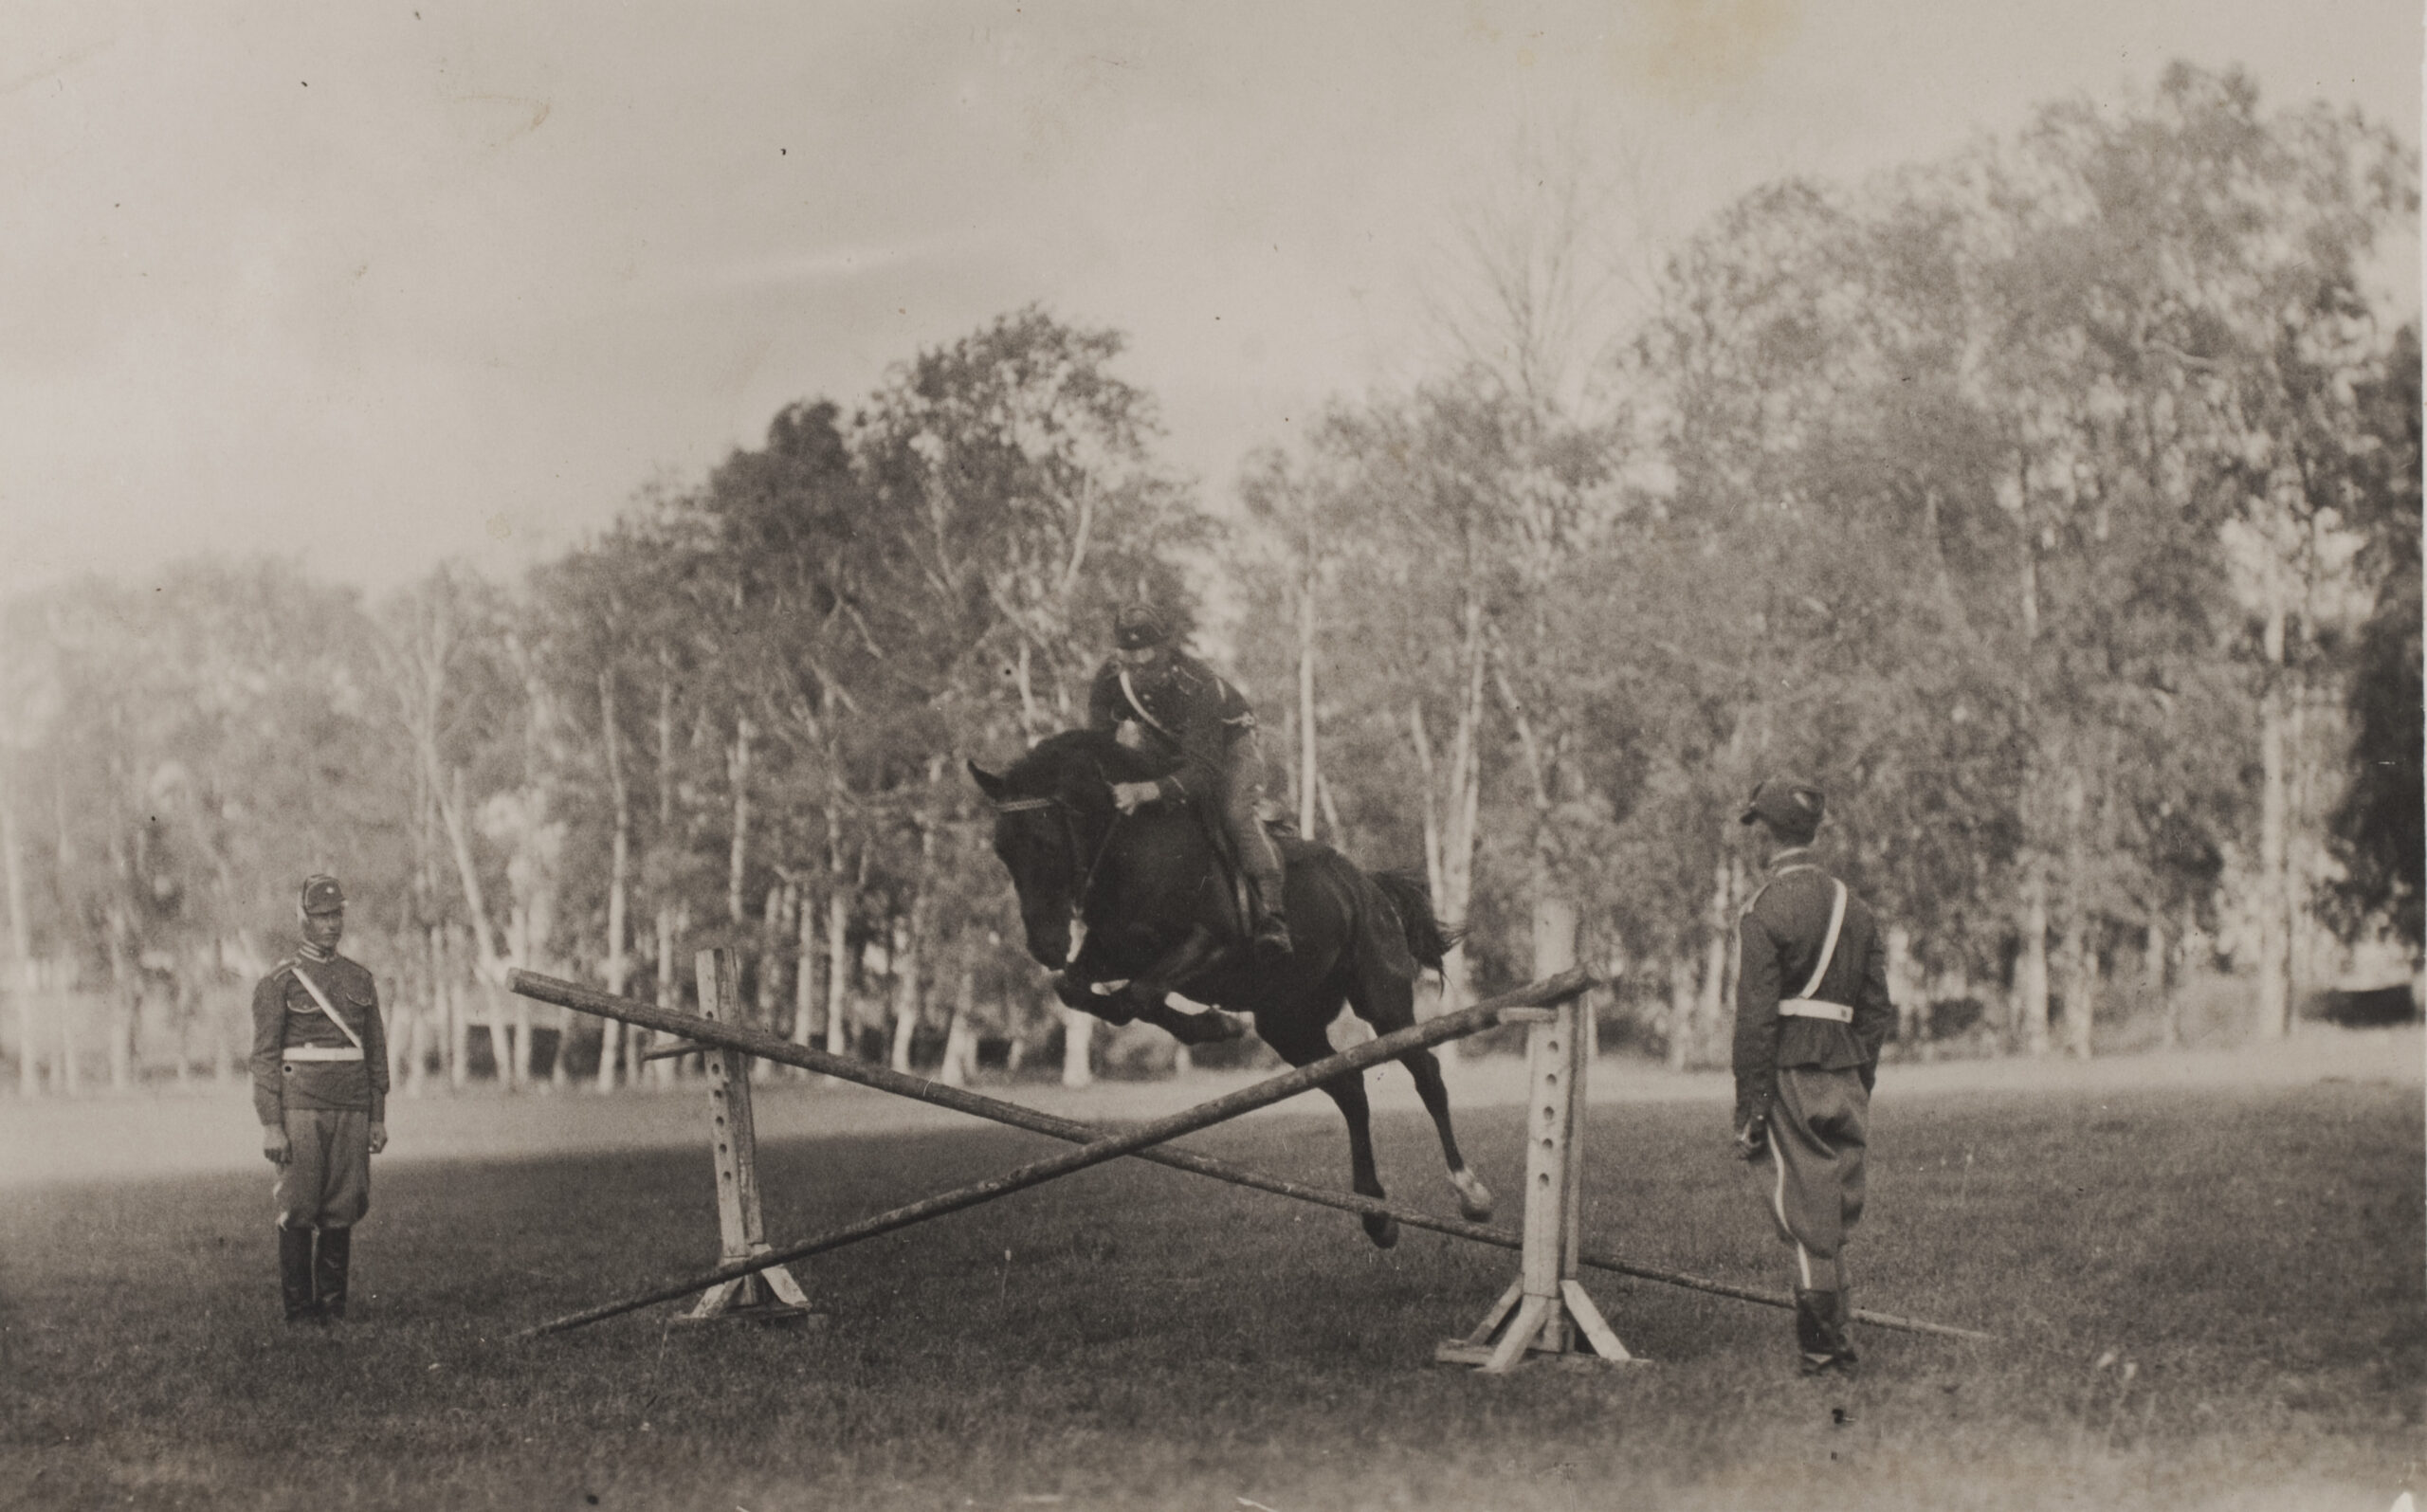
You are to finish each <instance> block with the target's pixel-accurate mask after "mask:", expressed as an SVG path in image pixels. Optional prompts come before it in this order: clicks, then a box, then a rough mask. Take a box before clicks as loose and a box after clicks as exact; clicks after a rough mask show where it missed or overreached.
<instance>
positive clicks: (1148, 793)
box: [1112, 782, 1160, 813]
mask: <svg viewBox="0 0 2427 1512" xmlns="http://www.w3.org/2000/svg"><path fill="white" fill-rule="evenodd" d="M1159 791H1160V790H1159V789H1158V788H1157V787H1156V786H1155V784H1153V783H1151V782H1116V783H1114V784H1113V785H1112V803H1113V807H1114V808H1116V809H1119V810H1120V811H1122V813H1132V812H1135V811H1137V808H1138V806H1139V805H1140V804H1142V803H1152V802H1154V801H1155V796H1156V794H1157V792H1159Z"/></svg>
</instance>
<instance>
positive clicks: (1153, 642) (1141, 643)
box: [1112, 604, 1172, 651]
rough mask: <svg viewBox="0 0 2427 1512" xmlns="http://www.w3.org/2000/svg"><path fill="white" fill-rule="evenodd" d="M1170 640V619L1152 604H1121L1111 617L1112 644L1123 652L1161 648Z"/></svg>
mask: <svg viewBox="0 0 2427 1512" xmlns="http://www.w3.org/2000/svg"><path fill="white" fill-rule="evenodd" d="M1171 638H1172V622H1171V617H1170V616H1169V615H1167V614H1165V613H1164V612H1163V611H1162V610H1159V609H1157V608H1156V607H1155V606H1154V605H1152V604H1123V605H1122V606H1121V608H1120V610H1118V611H1117V612H1115V613H1114V615H1113V616H1112V644H1113V645H1115V646H1118V647H1121V648H1122V650H1124V651H1135V650H1141V649H1143V648H1144V647H1149V646H1161V645H1164V644H1165V643H1167V642H1169V641H1170V640H1171Z"/></svg>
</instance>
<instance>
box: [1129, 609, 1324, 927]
mask: <svg viewBox="0 0 2427 1512" xmlns="http://www.w3.org/2000/svg"><path fill="white" fill-rule="evenodd" d="M1112 644H1113V653H1112V656H1111V658H1110V660H1108V661H1106V662H1105V663H1104V666H1103V667H1102V669H1100V670H1099V671H1098V672H1097V673H1096V680H1095V684H1094V686H1093V687H1092V688H1091V689H1089V691H1088V696H1087V722H1088V724H1090V725H1091V726H1093V727H1094V728H1096V729H1099V730H1110V729H1114V728H1116V727H1118V726H1119V725H1121V724H1122V723H1124V722H1128V723H1135V724H1136V725H1137V726H1138V727H1139V728H1140V730H1141V731H1142V732H1143V733H1144V736H1145V740H1146V744H1147V747H1148V748H1149V749H1151V750H1154V751H1157V752H1159V753H1161V754H1162V755H1164V756H1176V757H1177V758H1178V760H1179V767H1178V770H1177V771H1175V772H1174V773H1173V774H1171V775H1170V776H1167V777H1163V778H1160V779H1159V780H1157V781H1154V782H1120V783H1115V784H1114V785H1113V789H1112V798H1113V802H1114V803H1116V804H1117V805H1119V806H1120V809H1121V811H1122V813H1127V812H1129V811H1132V810H1134V809H1136V808H1137V807H1138V806H1139V805H1141V804H1144V803H1154V802H1157V801H1160V800H1172V799H1178V800H1182V801H1185V802H1190V803H1195V804H1196V805H1198V806H1199V809H1200V811H1202V812H1204V813H1205V814H1207V815H1208V816H1210V817H1212V818H1213V819H1216V820H1218V821H1219V822H1220V824H1221V825H1222V827H1223V829H1225V830H1226V831H1227V832H1228V833H1229V835H1230V839H1231V852H1232V855H1234V856H1236V857H1237V858H1238V862H1239V870H1240V871H1242V872H1244V873H1246V875H1247V880H1248V907H1249V910H1250V920H1249V922H1248V934H1249V937H1250V948H1252V949H1253V950H1254V952H1255V954H1256V955H1257V956H1259V957H1262V958H1264V959H1267V960H1273V959H1278V958H1279V957H1281V956H1286V955H1288V954H1289V923H1288V920H1287V919H1286V917H1284V913H1283V909H1284V907H1285V904H1284V902H1283V899H1282V894H1281V880H1282V879H1281V851H1280V848H1279V847H1276V846H1274V845H1273V843H1272V837H1271V836H1270V835H1268V834H1267V833H1265V829H1264V819H1263V816H1262V814H1261V813H1260V812H1259V810H1260V809H1261V808H1262V807H1263V805H1264V747H1263V745H1262V744H1261V743H1259V742H1258V741H1257V739H1256V734H1255V711H1254V710H1253V709H1250V707H1248V701H1247V699H1246V697H1245V696H1244V695H1242V694H1241V693H1240V692H1239V690H1238V689H1237V688H1234V687H1232V685H1231V684H1230V683H1228V682H1227V681H1225V680H1224V679H1223V678H1222V676H1221V675H1220V674H1219V673H1217V672H1215V671H1214V670H1213V668H1212V667H1210V666H1207V665H1205V664H1204V663H1202V662H1200V661H1198V660H1197V659H1196V658H1195V657H1193V656H1191V655H1189V654H1188V653H1187V652H1185V651H1183V650H1180V649H1179V648H1178V647H1175V646H1173V645H1172V626H1171V621H1170V620H1169V619H1168V618H1166V617H1165V616H1164V614H1163V612H1162V610H1159V609H1156V608H1155V607H1154V606H1153V605H1151V604H1130V605H1127V606H1125V607H1123V608H1122V610H1121V611H1120V612H1119V613H1118V614H1116V615H1114V617H1113V622H1112Z"/></svg>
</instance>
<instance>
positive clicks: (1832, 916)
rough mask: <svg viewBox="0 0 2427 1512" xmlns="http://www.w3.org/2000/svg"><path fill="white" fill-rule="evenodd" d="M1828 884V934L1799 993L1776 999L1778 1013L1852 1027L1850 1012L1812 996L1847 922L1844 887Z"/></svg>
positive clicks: (1835, 949) (1818, 989) (1827, 969)
mask: <svg viewBox="0 0 2427 1512" xmlns="http://www.w3.org/2000/svg"><path fill="white" fill-rule="evenodd" d="M1829 885H1830V887H1831V888H1832V889H1834V891H1833V893H1832V895H1831V897H1830V900H1829V935H1828V938H1825V939H1823V940H1821V941H1820V960H1819V963H1818V964H1816V965H1815V966H1814V967H1813V968H1812V979H1811V980H1810V981H1807V982H1805V983H1804V984H1803V991H1802V992H1800V993H1796V994H1795V995H1794V996H1793V997H1782V998H1780V999H1779V1013H1780V1014H1781V1015H1783V1016H1784V1017H1787V1018H1825V1019H1827V1020H1828V1021H1829V1022H1831V1023H1833V1024H1851V1023H1852V1022H1853V1021H1854V1011H1853V1010H1852V1009H1851V1008H1849V1007H1847V1006H1846V1005H1845V1004H1843V1003H1829V1002H1823V1001H1822V1000H1821V999H1819V998H1816V997H1815V996H1813V995H1812V994H1813V993H1816V992H1818V991H1820V978H1821V977H1823V976H1826V975H1829V963H1830V961H1832V960H1834V958H1835V957H1836V955H1837V931H1838V930H1839V929H1841V928H1843V927H1844V926H1845V922H1846V884H1844V883H1841V882H1839V881H1838V880H1837V879H1836V878H1834V877H1832V878H1830V879H1829Z"/></svg>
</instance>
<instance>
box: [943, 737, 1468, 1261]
mask: <svg viewBox="0 0 2427 1512" xmlns="http://www.w3.org/2000/svg"><path fill="white" fill-rule="evenodd" d="M1169 770H1170V767H1169V765H1168V764H1167V763H1161V762H1159V761H1158V759H1157V758H1156V757H1153V756H1148V755H1146V754H1144V753H1141V752H1139V751H1136V750H1133V749H1131V748H1130V747H1127V746H1124V745H1122V743H1121V742H1120V741H1119V740H1117V739H1115V738H1113V736H1112V735H1111V734H1110V732H1106V731H1097V730H1070V731H1066V732H1064V733H1063V734H1060V735H1055V736H1051V737H1049V738H1046V739H1044V740H1042V741H1039V742H1038V743H1037V744H1036V745H1035V746H1033V747H1032V748H1031V749H1030V751H1029V753H1028V754H1027V755H1026V756H1022V757H1021V758H1020V759H1019V760H1018V761H1016V762H1014V763H1013V765H1012V766H1011V767H1010V768H1009V769H1007V770H1006V771H1004V772H1002V773H1001V774H995V773H991V772H988V771H986V770H985V769H984V768H982V767H980V766H978V764H977V763H976V762H975V761H972V762H970V763H969V772H970V775H971V776H972V777H973V778H975V779H976V783H977V786H978V788H979V789H980V790H981V791H982V792H984V793H985V794H986V797H987V799H988V801H989V802H991V803H992V804H993V805H994V808H995V855H996V856H997V857H999V858H1000V859H1001V861H1002V863H1003V865H1004V868H1005V869H1006V870H1008V871H1009V872H1010V873H1011V876H1012V885H1013V888H1014V889H1015V890H1016V891H1017V892H1018V894H1019V903H1020V920H1021V924H1022V927H1023V930H1024V932H1025V933H1026V935H1027V938H1028V953H1029V955H1030V956H1032V957H1034V959H1035V960H1036V961H1037V963H1038V964H1039V965H1042V966H1045V967H1047V968H1049V969H1050V970H1053V971H1055V972H1056V974H1057V975H1055V978H1054V990H1055V992H1056V993H1057V994H1058V995H1059V996H1060V997H1061V999H1062V1001H1063V1002H1065V1003H1067V1004H1068V1005H1069V1006H1071V1007H1073V1008H1077V1009H1081V1010H1084V1011H1087V1012H1089V1013H1093V1014H1095V1015H1096V1016H1098V1017H1100V1018H1104V1019H1106V1020H1108V1021H1109V1022H1112V1023H1115V1024H1122V1023H1127V1022H1129V1021H1130V1020H1131V1019H1133V1018H1136V1019H1143V1020H1145V1021H1146V1022H1148V1023H1150V1024H1153V1025H1155V1026H1157V1027H1158V1028H1159V1029H1164V1030H1165V1031H1166V1032H1168V1033H1170V1034H1171V1035H1172V1037H1173V1038H1175V1039H1177V1040H1179V1041H1180V1042H1181V1043H1182V1044H1196V1045H1201V1044H1207V1043H1210V1042H1213V1041H1216V1040H1225V1039H1235V1038H1237V1037H1238V1035H1239V1032H1240V1030H1239V1028H1238V1024H1237V1021H1236V1020H1235V1019H1232V1018H1231V1017H1229V1015H1228V1014H1227V1013H1225V1012H1224V1011H1223V1010H1232V1011H1238V1012H1242V1013H1246V1014H1248V1015H1249V1016H1250V1018H1251V1019H1252V1020H1253V1022H1254V1025H1255V1032H1256V1037H1257V1038H1259V1039H1261V1040H1263V1041H1264V1043H1265V1044H1267V1045H1268V1046H1270V1047H1272V1048H1273V1049H1274V1050H1275V1051H1276V1052H1278V1053H1279V1054H1280V1056H1281V1058H1282V1059H1283V1060H1285V1061H1287V1062H1288V1063H1289V1064H1290V1065H1291V1066H1305V1065H1308V1064H1310V1063H1312V1062H1315V1061H1319V1060H1322V1059H1323V1057H1324V1056H1327V1055H1329V1054H1331V1053H1332V1047H1331V1043H1330V1040H1329V1039H1328V1038H1327V1037H1326V1035H1325V1033H1324V1030H1325V1029H1327V1028H1328V1026H1329V1025H1330V1024H1331V1021H1332V1020H1333V1019H1334V1018H1336V1017H1338V1016H1339V1013H1340V1009H1341V1004H1342V1003H1343V1002H1344V1003H1346V1004H1347V1005H1348V1006H1349V1007H1350V1008H1351V1009H1353V1010H1354V1011H1356V1013H1357V1016H1358V1017H1359V1018H1361V1019H1363V1020H1364V1021H1365V1022H1366V1023H1368V1024H1370V1025H1372V1026H1373V1027H1374V1030H1375V1032H1376V1033H1377V1034H1388V1033H1391V1032H1393V1031H1394V1030H1396V1029H1405V1028H1407V1027H1408V1026H1409V1025H1411V1024H1413V1023H1414V1022H1415V977H1416V972H1417V970H1418V966H1419V963H1420V964H1421V965H1423V966H1429V967H1432V968H1433V969H1435V970H1438V969H1439V968H1440V966H1441V963H1442V960H1443V957H1444V956H1447V955H1448V953H1449V951H1450V948H1451V945H1452V944H1453V943H1455V938H1454V936H1452V935H1451V932H1450V931H1448V930H1447V929H1445V928H1444V927H1443V926H1442V925H1441V923H1440V921H1439V920H1436V919H1434V918H1433V915H1432V898H1431V895H1430V893H1429V892H1428V890H1427V888H1426V887H1425V884H1424V883H1423V881H1422V880H1421V879H1420V878H1417V877H1414V876H1410V875H1407V874H1405V873H1399V872H1378V873H1373V874H1368V873H1366V872H1364V871H1362V870H1360V869H1359V867H1357V866H1356V865H1354V864H1353V863H1351V862H1350V861H1349V860H1348V858H1346V857H1345V856H1342V855H1341V854H1340V853H1339V852H1338V851H1336V850H1334V849H1332V848H1331V847H1328V846H1323V845H1317V844H1315V843H1313V842H1311V841H1306V840H1301V839H1298V838H1296V837H1294V836H1286V835H1284V836H1276V837H1275V842H1274V843H1275V844H1276V845H1278V846H1280V847H1281V853H1282V859H1283V863H1284V865H1285V866H1286V880H1285V882H1284V884H1283V888H1282V891H1283V894H1284V899H1283V903H1284V907H1285V910H1286V918H1287V920H1288V923H1289V937H1290V938H1291V940H1292V941H1294V948H1293V949H1292V951H1291V952H1290V953H1289V954H1288V955H1287V956H1283V957H1281V958H1279V959H1277V960H1260V959H1258V958H1257V957H1256V956H1255V955H1254V954H1253V953H1252V952H1251V951H1250V949H1249V948H1248V943H1247V930H1246V928H1245V922H1246V920H1245V917H1244V911H1243V909H1242V908H1241V906H1240V902H1241V901H1240V900H1239V899H1238V898H1237V897H1236V895H1235V894H1234V893H1233V891H1232V886H1231V883H1230V878H1229V874H1228V868H1227V867H1225V866H1222V865H1217V860H1218V852H1217V851H1216V849H1215V846H1214V842H1213V838H1212V836H1211V835H1210V834H1209V832H1208V826H1207V824H1206V822H1205V820H1204V819H1203V817H1202V816H1200V815H1199V814H1198V813H1196V812H1195V811H1192V810H1190V809H1187V808H1184V807H1181V806H1178V805H1174V804H1165V803H1158V804H1151V805H1147V806H1144V807H1141V808H1140V809H1138V810H1137V811H1134V812H1131V813H1129V814H1125V815H1124V814H1122V812H1121V811H1119V809H1118V808H1117V807H1116V806H1115V804H1114V803H1113V799H1112V787H1111V785H1112V784H1113V783H1115V782H1145V781H1150V780H1152V779H1154V778H1156V777H1159V776H1161V775H1163V774H1165V773H1167V772H1168V771H1169ZM1074 923H1075V927H1076V932H1077V933H1078V934H1079V936H1080V944H1079V948H1078V952H1077V955H1076V956H1075V958H1074V957H1073V956H1072V955H1071V936H1072V934H1073V932H1074ZM1123 979H1125V980H1126V982H1127V985H1126V986H1125V987H1122V988H1121V989H1119V990H1118V991H1116V992H1114V993H1111V994H1110V995H1109V996H1107V995H1104V994H1102V993H1097V992H1096V991H1095V990H1094V988H1095V984H1097V983H1099V982H1109V981H1118V980H1123ZM1182 990H1185V993H1186V994H1187V995H1188V996H1189V997H1190V998H1192V999H1194V1000H1195V1001H1196V1002H1199V1003H1204V1004H1209V1005H1211V1010H1210V1011H1205V1012H1200V1013H1183V1012H1180V1011H1177V1010H1175V1009H1173V1008H1172V1007H1171V1005H1170V1004H1169V1003H1168V1002H1167V1001H1166V1000H1165V997H1166V994H1168V993H1173V992H1178V991H1182ZM1399 1064H1400V1065H1402V1066H1406V1067H1407V1069H1408V1074H1409V1075H1410V1076H1412V1077H1414V1079H1415V1089H1416V1093H1417V1095H1418V1096H1419V1097H1421V1098H1422V1099H1423V1100H1424V1107H1425V1111H1426V1112H1428V1113H1430V1114H1431V1115H1432V1126H1433V1128H1434V1129H1435V1130H1436V1131H1438V1133H1439V1134H1440V1137H1441V1157H1442V1159H1443V1161H1444V1163H1445V1164H1446V1165H1447V1167H1448V1174H1449V1180H1450V1185H1451V1188H1452V1189H1453V1190H1454V1191H1455V1192H1456V1193H1457V1194H1458V1206H1459V1211H1462V1212H1463V1213H1465V1215H1466V1216H1467V1217H1468V1218H1469V1220H1471V1221H1474V1222H1481V1221H1483V1220H1484V1219H1487V1218H1488V1217H1490V1216H1491V1211H1492V1193H1491V1189H1490V1188H1489V1187H1487V1186H1486V1185H1485V1184H1484V1183H1483V1180H1482V1179H1481V1178H1480V1177H1478V1176H1477V1175H1474V1173H1473V1172H1471V1171H1469V1170H1468V1169H1467V1162H1466V1157H1464V1156H1462V1155H1461V1154H1460V1153H1459V1151H1458V1140H1457V1137H1456V1135H1455V1134H1453V1133H1452V1132H1451V1127H1450V1094H1449V1089H1448V1088H1447V1087H1445V1086H1444V1085H1443V1084H1442V1081H1441V1065H1440V1062H1438V1061H1437V1060H1435V1059H1434V1058H1433V1055H1432V1050H1430V1049H1428V1048H1418V1049H1414V1050H1411V1051H1409V1052H1408V1053H1407V1054H1405V1055H1402V1056H1400V1057H1399ZM1323 1091H1324V1093H1325V1094H1326V1095H1328V1096H1329V1097H1330V1098H1331V1100H1332V1102H1334V1103H1335V1104H1337V1105H1338V1107H1339V1108H1340V1111H1341V1117H1342V1118H1344V1119H1346V1120H1347V1121H1348V1153H1349V1168H1350V1172H1351V1179H1352V1185H1353V1186H1354V1187H1355V1189H1356V1190H1357V1191H1358V1192H1359V1193H1362V1194H1364V1195H1366V1196H1369V1197H1375V1198H1379V1197H1381V1196H1382V1195H1383V1193H1382V1183H1381V1178H1380V1177H1379V1176H1378V1175H1377V1174H1376V1172H1375V1168H1374V1138H1373V1130H1372V1126H1371V1125H1372V1119H1371V1113H1370V1109H1369V1107H1368V1104H1367V1102H1366V1099H1365V1083H1364V1080H1363V1078H1362V1076H1361V1075H1358V1074H1351V1075H1348V1076H1343V1077H1338V1078H1335V1079H1333V1080H1332V1081H1330V1082H1326V1083H1324V1084H1323ZM1364 1226H1365V1233H1366V1236H1367V1237H1368V1238H1370V1239H1372V1240H1373V1241H1374V1243H1375V1244H1376V1245H1378V1246H1380V1247H1382V1248H1389V1247H1391V1246H1392V1245H1394V1244H1396V1243H1397V1242H1398V1223H1397V1220H1396V1219H1393V1218H1389V1217H1386V1216H1382V1215H1378V1214H1367V1215H1366V1216H1365V1218H1364Z"/></svg>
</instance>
